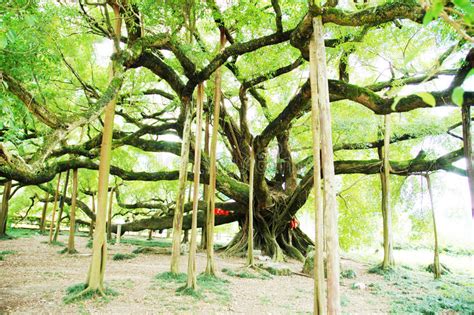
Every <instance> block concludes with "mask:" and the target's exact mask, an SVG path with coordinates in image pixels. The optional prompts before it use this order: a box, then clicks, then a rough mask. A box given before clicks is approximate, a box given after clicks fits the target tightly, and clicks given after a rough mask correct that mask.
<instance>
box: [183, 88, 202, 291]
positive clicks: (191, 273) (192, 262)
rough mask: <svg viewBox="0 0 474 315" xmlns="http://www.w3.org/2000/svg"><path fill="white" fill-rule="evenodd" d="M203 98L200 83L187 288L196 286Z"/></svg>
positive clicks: (197, 105)
mask: <svg viewBox="0 0 474 315" xmlns="http://www.w3.org/2000/svg"><path fill="white" fill-rule="evenodd" d="M203 99H204V85H203V84H202V83H200V84H199V85H198V87H197V102H196V142H195V145H194V188H193V213H192V222H191V240H190V244H189V256H188V258H189V259H188V281H187V283H186V286H187V287H188V288H193V289H196V288H197V280H196V236H197V214H198V210H199V209H198V207H199V180H200V177H201V138H202V104H203Z"/></svg>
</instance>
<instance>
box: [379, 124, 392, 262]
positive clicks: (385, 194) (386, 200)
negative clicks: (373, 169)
mask: <svg viewBox="0 0 474 315" xmlns="http://www.w3.org/2000/svg"><path fill="white" fill-rule="evenodd" d="M384 118H385V131H384V150H383V162H382V165H383V166H382V171H381V172H380V180H381V183H382V217H383V262H382V268H383V269H387V268H390V267H392V266H394V265H395V260H394V258H393V242H392V211H391V208H390V160H389V152H390V132H391V131H390V129H391V128H390V115H385V117H384Z"/></svg>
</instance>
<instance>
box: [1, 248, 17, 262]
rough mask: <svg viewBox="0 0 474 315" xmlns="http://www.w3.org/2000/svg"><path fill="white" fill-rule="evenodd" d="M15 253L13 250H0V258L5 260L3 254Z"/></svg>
mask: <svg viewBox="0 0 474 315" xmlns="http://www.w3.org/2000/svg"><path fill="white" fill-rule="evenodd" d="M15 253H16V252H15V251H14V250H0V260H5V256H7V255H13V254H15Z"/></svg>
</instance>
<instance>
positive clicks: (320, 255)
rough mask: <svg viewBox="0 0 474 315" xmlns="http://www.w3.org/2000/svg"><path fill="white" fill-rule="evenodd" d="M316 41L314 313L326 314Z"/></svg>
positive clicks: (312, 53) (312, 59)
mask: <svg viewBox="0 0 474 315" xmlns="http://www.w3.org/2000/svg"><path fill="white" fill-rule="evenodd" d="M317 62H318V60H317V55H316V42H315V40H314V36H312V37H311V39H310V42H309V65H310V83H311V125H312V128H311V129H312V136H313V163H314V164H313V178H314V186H313V187H314V204H313V206H314V209H315V221H316V222H315V249H314V304H313V306H314V308H313V313H314V314H326V312H327V303H326V293H325V291H326V290H325V281H324V234H323V226H324V209H323V196H322V193H321V130H320V123H319V101H318V80H317V77H318V72H317Z"/></svg>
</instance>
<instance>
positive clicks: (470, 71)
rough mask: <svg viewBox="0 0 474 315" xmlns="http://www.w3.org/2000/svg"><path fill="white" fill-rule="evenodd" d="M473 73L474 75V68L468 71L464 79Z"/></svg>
mask: <svg viewBox="0 0 474 315" xmlns="http://www.w3.org/2000/svg"><path fill="white" fill-rule="evenodd" d="M471 75H474V68H472V69H471V70H469V72H468V73H467V75H466V78H465V79H464V81H466V80H467V79H468V78H469V77H470V76H471Z"/></svg>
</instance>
